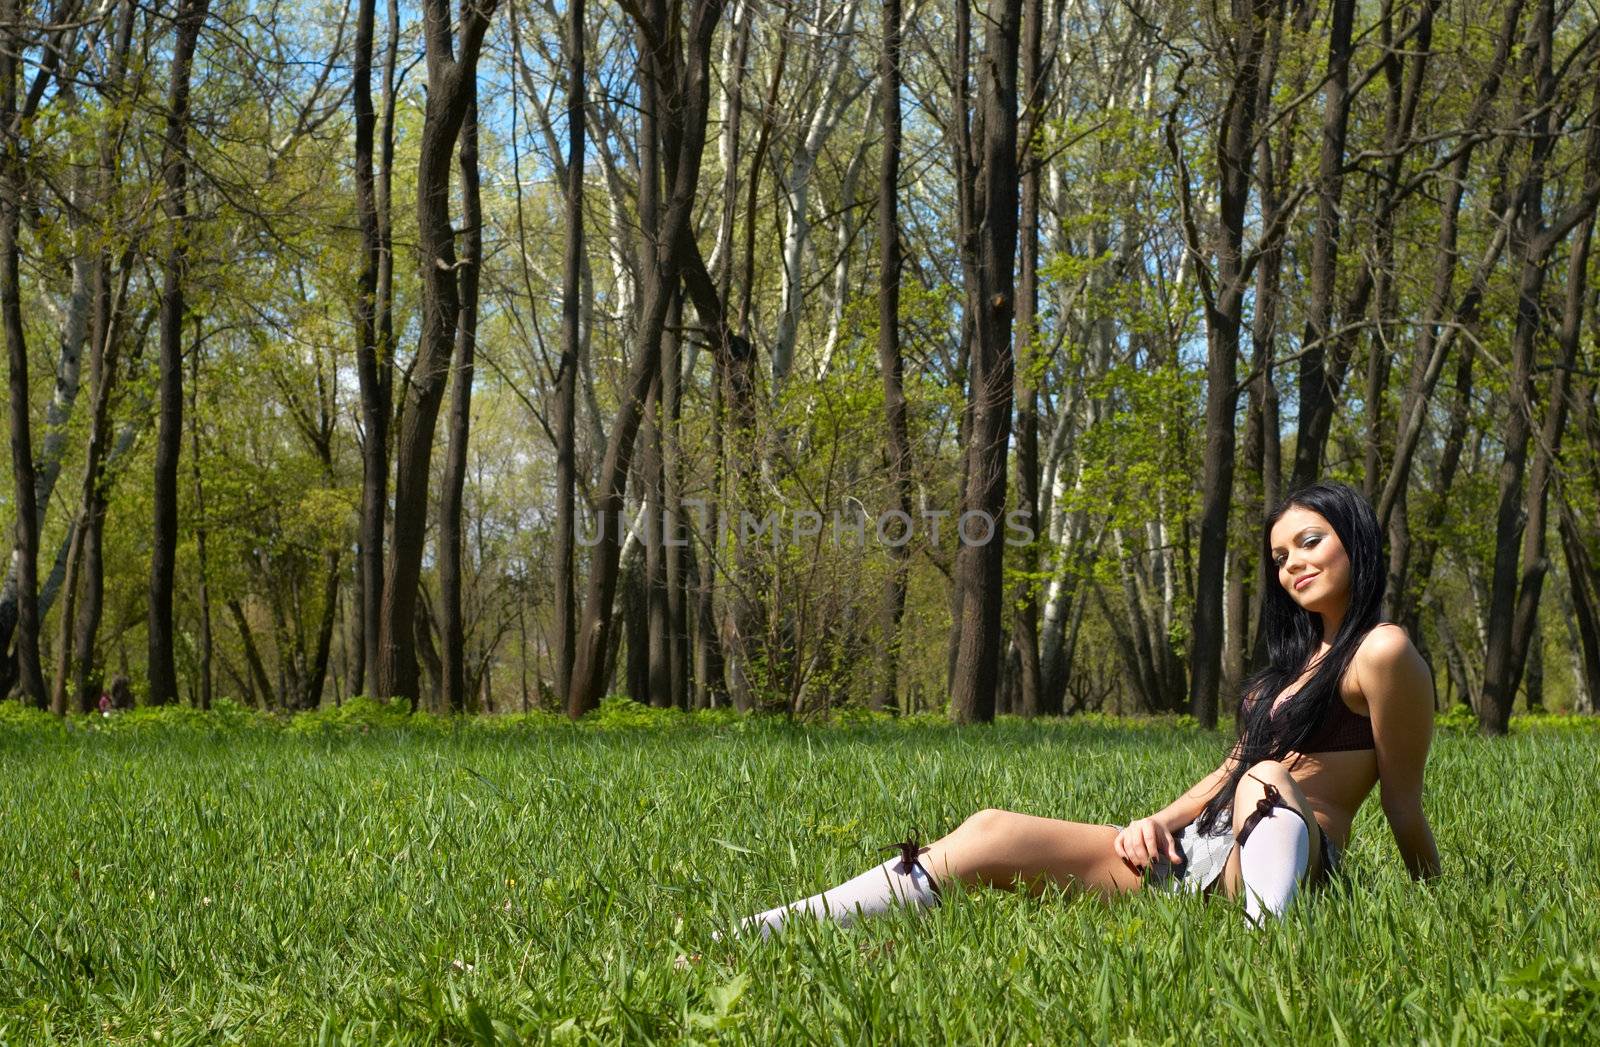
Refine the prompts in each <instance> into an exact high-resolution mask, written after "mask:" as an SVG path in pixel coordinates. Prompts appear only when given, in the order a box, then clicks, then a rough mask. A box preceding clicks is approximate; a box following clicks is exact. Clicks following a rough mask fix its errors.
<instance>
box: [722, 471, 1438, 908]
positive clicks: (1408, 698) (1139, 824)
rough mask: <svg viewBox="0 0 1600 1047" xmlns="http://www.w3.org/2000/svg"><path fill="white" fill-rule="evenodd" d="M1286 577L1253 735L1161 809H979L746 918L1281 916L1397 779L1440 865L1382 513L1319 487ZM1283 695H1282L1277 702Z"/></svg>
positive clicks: (1299, 513)
mask: <svg viewBox="0 0 1600 1047" xmlns="http://www.w3.org/2000/svg"><path fill="white" fill-rule="evenodd" d="M1264 551H1265V554H1266V555H1267V556H1268V557H1269V558H1270V559H1271V561H1272V563H1273V565H1274V566H1275V567H1276V568H1277V571H1278V584H1277V585H1276V586H1273V587H1270V588H1269V589H1268V590H1267V592H1266V593H1265V599H1266V601H1267V605H1266V612H1265V621H1264V626H1265V629H1266V640H1267V652H1268V664H1267V665H1266V666H1265V667H1263V668H1262V669H1260V670H1259V671H1258V672H1256V673H1254V674H1253V675H1252V676H1250V677H1249V678H1248V679H1247V680H1246V681H1245V684H1244V688H1243V691H1244V698H1243V700H1242V701H1241V703H1240V707H1239V724H1240V735H1239V740H1238V742H1237V743H1236V744H1235V745H1234V747H1233V750H1232V751H1231V752H1230V753H1229V754H1228V756H1227V758H1225V759H1224V760H1223V761H1222V764H1221V765H1220V766H1219V767H1218V768H1217V769H1216V770H1214V771H1212V772H1211V773H1210V774H1208V775H1206V776H1205V777H1204V778H1202V779H1200V780H1199V781H1198V782H1196V783H1195V784H1194V785H1193V786H1192V787H1190V788H1189V789H1188V790H1187V791H1186V792H1184V793H1183V795H1181V796H1179V797H1178V798H1177V799H1176V800H1173V801H1172V802H1171V803H1170V804H1168V805H1167V806H1166V807H1163V808H1162V809H1161V810H1159V811H1157V812H1156V813H1155V814H1152V815H1150V816H1149V817H1146V818H1140V819H1138V820H1137V821H1135V822H1133V823H1131V824H1129V825H1127V826H1120V825H1093V824H1088V823H1084V822H1068V821H1061V820H1059V819H1055V818H1040V817H1037V816H1035V815H1031V814H1018V813H1015V812H1012V811H1000V810H985V811H979V812H978V813H977V814H974V815H972V816H971V817H970V818H968V819H967V820H966V821H964V822H963V823H962V824H961V825H960V826H959V827H958V828H957V829H956V830H955V831H954V832H952V833H950V834H949V835H948V836H945V837H944V838H942V839H940V840H937V841H935V842H934V843H932V844H930V845H928V846H926V847H922V848H920V849H919V848H918V847H917V845H916V844H915V843H914V842H907V843H905V844H899V845H897V846H899V847H900V849H901V854H900V856H899V857H896V858H891V859H890V860H888V861H886V862H884V863H883V864H882V865H879V866H877V867H875V868H872V869H869V870H867V871H866V872H864V873H862V874H861V875H859V876H857V877H855V878H854V879H852V880H849V881H847V882H845V883H843V884H840V885H839V886H837V887H834V888H832V889H830V890H828V891H825V892H823V893H822V894H817V895H813V896H812V897H810V898H805V899H802V900H800V901H797V902H794V903H792V904H790V905H786V906H780V907H778V908H776V909H769V910H767V911H766V912H763V913H758V914H756V915H754V916H750V917H747V918H746V919H745V920H744V921H743V922H741V924H740V925H739V930H738V931H736V932H735V933H741V932H744V931H747V930H749V929H751V928H758V929H759V930H760V933H761V934H762V936H763V937H765V936H766V935H768V934H770V933H771V932H772V931H774V930H777V929H779V928H781V927H782V926H783V925H784V923H785V922H786V921H787V920H788V919H789V917H791V916H792V915H794V914H796V913H802V912H811V913H815V914H817V915H825V916H829V917H832V918H834V919H836V920H838V921H839V922H840V923H849V922H850V921H851V920H852V919H854V918H855V917H856V916H858V915H869V914H872V913H876V912H879V911H882V910H883V909H885V908H887V907H888V906H889V905H891V904H893V903H895V902H897V901H899V902H904V903H908V904H915V905H921V906H927V905H933V904H937V902H938V898H939V884H940V883H948V882H950V881H951V880H953V879H954V880H960V881H962V882H963V883H966V884H988V885H992V886H1010V885H1014V884H1016V883H1018V882H1022V883H1024V884H1026V885H1027V886H1028V888H1029V890H1030V892H1032V893H1034V894H1038V893H1040V892H1041V891H1042V890H1043V889H1044V885H1045V884H1046V883H1049V882H1053V883H1056V884H1059V885H1061V886H1063V887H1075V888H1078V889H1088V890H1092V891H1096V892H1098V893H1099V894H1101V895H1102V896H1106V897H1109V896H1112V895H1117V894H1122V893H1124V892H1128V891H1137V890H1140V889H1141V888H1144V887H1154V888H1156V889H1158V890H1162V891H1168V892H1177V891H1203V892H1206V893H1208V894H1209V893H1211V892H1213V891H1215V890H1216V887H1217V885H1218V884H1220V885H1221V887H1222V890H1223V892H1224V893H1225V894H1226V895H1227V896H1228V897H1229V898H1236V897H1238V896H1239V895H1240V893H1241V888H1243V894H1244V903H1245V914H1246V917H1247V919H1248V920H1249V921H1250V923H1251V924H1254V925H1260V924H1261V922H1262V921H1263V919H1264V918H1265V915H1266V914H1269V913H1270V914H1272V915H1274V916H1281V915H1282V914H1283V912H1284V910H1285V909H1286V908H1287V907H1288V905H1289V902H1290V901H1291V900H1292V899H1293V898H1294V896H1295V892H1296V889H1297V888H1298V886H1299V885H1300V883H1301V882H1302V881H1304V882H1305V883H1306V884H1307V885H1310V886H1314V885H1317V884H1320V883H1322V882H1324V881H1326V879H1327V878H1328V876H1329V875H1330V874H1331V873H1332V872H1333V871H1334V870H1335V869H1337V867H1338V864H1339V856H1340V854H1341V853H1343V851H1344V850H1345V849H1346V848H1347V847H1348V845H1349V836H1350V825H1351V822H1352V821H1354V819H1355V816H1356V810H1357V809H1358V808H1360V806H1361V803H1362V801H1363V800H1364V799H1366V796H1367V794H1368V793H1369V792H1371V791H1372V787H1373V785H1374V784H1376V783H1378V782H1382V783H1383V788H1382V792H1381V796H1382V802H1383V812H1384V814H1385V816H1386V817H1387V818H1388V820H1389V828H1390V829H1391V830H1392V831H1393V833H1394V839H1395V842H1396V843H1397V844H1398V845H1399V848H1400V855H1401V857H1402V858H1403V859H1404V860H1405V863H1406V868H1407V869H1408V870H1409V871H1410V873H1411V875H1412V876H1413V877H1414V878H1422V877H1431V876H1434V875H1437V873H1438V871H1439V854H1438V851H1437V849H1436V848H1435V847H1434V842H1433V834H1432V832H1431V831H1430V830H1429V828H1428V819H1427V816H1426V815H1424V814H1423V811H1422V776H1423V767H1424V765H1425V764H1426V763H1427V758H1428V743H1429V741H1430V739H1431V737H1432V734H1433V684H1432V680H1431V676H1430V673H1429V671H1428V667H1427V665H1426V664H1425V663H1424V662H1423V660H1422V657H1421V656H1420V655H1419V654H1418V653H1417V650H1416V648H1415V647H1413V646H1412V645H1411V640H1410V639H1409V638H1408V637H1407V636H1406V633H1405V630H1404V629H1402V628H1400V627H1399V626H1397V625H1393V624H1386V623H1380V622H1379V621H1378V618H1379V608H1380V605H1381V603H1382V601H1383V590H1384V584H1385V579H1386V569H1387V566H1388V565H1387V563H1386V562H1385V557H1384V555H1383V541H1382V535H1381V533H1380V529H1379V527H1378V520H1377V516H1376V514H1374V513H1373V511H1372V506H1371V505H1370V504H1369V503H1368V502H1367V501H1366V499H1365V498H1363V497H1362V496H1361V495H1360V494H1359V493H1358V492H1357V491H1355V490H1354V489H1352V488H1350V487H1347V486H1345V485H1344V484H1336V483H1315V484H1311V485H1309V486H1307V487H1303V488H1301V489H1299V490H1297V491H1295V492H1293V493H1292V494H1290V495H1289V496H1288V497H1287V498H1285V499H1284V500H1283V502H1282V503H1281V504H1280V505H1279V507H1278V508H1277V509H1276V510H1275V511H1274V512H1273V513H1272V515H1271V516H1270V517H1269V518H1268V520H1267V527H1266V541H1265V543H1264ZM1265 696H1271V701H1262V700H1261V699H1262V698H1263V697H1265Z"/></svg>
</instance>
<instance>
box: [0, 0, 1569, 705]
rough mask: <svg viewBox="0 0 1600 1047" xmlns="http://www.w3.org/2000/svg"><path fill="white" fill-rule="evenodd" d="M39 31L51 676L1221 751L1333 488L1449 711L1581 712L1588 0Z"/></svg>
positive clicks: (53, 21)
mask: <svg viewBox="0 0 1600 1047" xmlns="http://www.w3.org/2000/svg"><path fill="white" fill-rule="evenodd" d="M0 32H3V33H4V34H5V40H4V46H3V47H0V131H3V135H4V138H3V141H0V150H3V153H0V320H3V329H4V335H5V342H6V349H7V353H8V364H9V376H10V400H9V405H10V410H9V426H10V439H11V450H12V454H11V455H10V457H9V460H8V463H7V464H8V466H9V471H8V472H7V473H6V474H5V476H4V480H3V483H0V490H3V492H4V495H5V504H4V506H3V508H0V512H3V513H4V515H5V516H6V517H7V518H8V519H12V520H14V521H15V536H16V537H15V544H14V551H13V554H12V557H11V559H10V564H9V573H8V574H7V577H6V581H5V586H4V589H3V592H0V639H3V640H4V644H3V649H4V650H5V652H6V657H5V658H4V659H3V660H0V690H4V691H5V692H8V693H10V694H13V695H14V696H16V697H17V698H18V700H20V701H22V702H24V703H27V704H31V705H35V706H38V707H41V708H44V707H50V708H54V709H55V710H56V711H58V712H66V711H68V710H84V711H87V710H88V709H90V708H91V707H92V706H93V705H94V704H95V703H96V702H97V701H98V699H99V697H100V695H101V694H102V692H103V691H106V690H108V689H109V690H116V691H118V693H119V697H120V698H136V699H137V701H139V702H140V703H149V704H163V703H170V702H177V701H182V702H187V703H191V704H194V705H196V706H199V707H209V706H210V704H211V703H212V701H213V698H214V697H215V696H220V695H231V696H236V697H237V698H238V699H239V700H241V701H243V702H245V703H248V704H250V705H254V706H258V707H263V708H269V709H277V710H284V711H299V710H306V709H313V708H317V707H318V706H323V705H331V704H336V703H341V702H344V701H346V700H347V699H348V698H349V697H350V696H352V695H357V694H376V695H381V696H385V697H388V696H400V697H403V698H405V699H408V700H409V701H410V703H411V705H412V707H413V708H426V709H432V710H456V711H484V712H503V711H510V710H517V711H526V710H530V709H535V708H540V709H546V710H562V711H566V712H568V713H569V714H571V715H580V714H582V713H584V712H586V711H588V710H590V709H593V708H594V707H595V706H596V705H597V704H598V702H599V700H600V698H601V696H602V695H605V694H611V693H615V692H623V693H627V694H629V695H631V696H633V697H634V698H636V699H638V700H639V701H641V702H647V703H649V704H652V705H657V706H676V707H679V708H684V709H689V708H704V707H720V706H732V707H734V708H737V709H740V710H750V709H761V710H771V711H786V712H788V713H791V714H796V715H811V714H815V713H820V712H826V711H828V710H830V709H836V708H839V707H843V706H865V707H869V708H873V709H888V710H899V711H904V712H920V711H930V710H931V711H935V712H948V714H949V715H950V716H952V717H953V718H955V719H957V720H959V721H983V720H989V719H992V718H993V717H994V716H995V715H997V714H1003V713H1016V714H1021V715H1025V716H1039V715H1056V714H1062V713H1069V714H1070V713H1076V712H1081V711H1084V710H1101V711H1106V712H1119V713H1134V712H1185V713H1188V714H1190V715H1192V716H1194V717H1195V718H1196V719H1197V720H1198V721H1199V722H1200V723H1201V724H1203V725H1205V726H1213V725H1215V724H1216V722H1217V719H1218V716H1219V712H1220V713H1221V714H1222V715H1227V713H1228V712H1229V711H1230V710H1231V704H1230V703H1231V702H1232V701H1233V700H1234V699H1235V698H1236V696H1237V689H1238V685H1239V683H1240V681H1241V680H1242V679H1243V677H1244V675H1245V673H1246V672H1247V671H1248V669H1249V668H1250V667H1251V666H1252V665H1254V664H1257V663H1258V661H1259V659H1260V657H1261V654H1262V652H1261V649H1260V644H1259V639H1260V629H1259V619H1260V607H1261V593H1262V591H1263V587H1264V586H1265V585H1270V584H1275V581H1274V579H1273V575H1272V573H1271V570H1270V565H1269V564H1268V563H1267V562H1266V561H1267V557H1266V554H1265V551H1264V549H1263V548H1262V544H1263V543H1262V540H1261V534H1262V521H1263V519H1264V514H1265V513H1266V512H1267V511H1269V510H1270V508H1271V507H1272V506H1273V505H1274V504H1275V503H1276V502H1277V500H1278V499H1279V498H1281V497H1282V495H1283V494H1284V493H1285V492H1287V491H1288V490H1290V489H1292V488H1293V487H1294V486H1295V485H1298V484H1300V483H1304V482H1307V481H1310V480H1313V479H1317V478H1331V479H1338V480H1342V481H1345V482H1348V483H1350V484H1352V485H1354V486H1356V487H1358V488H1360V489H1362V490H1363V491H1364V492H1365V493H1366V494H1367V495H1368V497H1369V498H1370V499H1371V500H1372V501H1373V503H1374V505H1375V506H1376V507H1377V509H1378V514H1379V518H1380V521H1381V523H1382V525H1383V527H1384V528H1385V531H1386V534H1387V548H1388V553H1389V557H1388V558H1389V596H1388V600H1387V603H1386V607H1385V616H1386V618H1387V619H1388V620H1392V621H1397V622H1400V623H1401V624H1403V625H1404V626H1405V627H1406V628H1407V630H1408V632H1409V633H1410V634H1411V636H1412V638H1413V639H1414V640H1415V641H1416V643H1417V644H1418V646H1419V648H1420V649H1422V651H1423V652H1424V654H1425V656H1426V657H1427V658H1428V659H1429V661H1430V662H1431V664H1432V665H1433V667H1434V671H1435V677H1436V680H1437V681H1438V686H1437V696H1438V701H1439V704H1440V707H1441V709H1443V708H1445V707H1447V706H1454V705H1462V706H1466V707H1468V708H1470V709H1471V710H1472V714H1473V715H1474V716H1475V717H1476V718H1477V721H1478V722H1479V724H1480V726H1481V727H1482V729H1484V730H1485V731H1486V732H1488V733H1503V732H1504V731H1505V730H1506V727H1507V723H1508V719H1509V717H1510V715H1511V712H1512V709H1513V707H1517V708H1524V707H1525V708H1528V709H1545V710H1551V711H1571V712H1585V713H1592V712H1593V711H1594V708H1595V697H1596V695H1597V694H1600V576H1597V572H1596V568H1595V564H1596V563H1597V562H1600V508H1597V507H1600V411H1597V409H1596V386H1597V380H1600V358H1597V350H1600V276H1597V274H1596V272H1595V269H1594V267H1593V266H1591V265H1590V258H1589V255H1590V249H1591V241H1592V233H1593V225H1594V217H1595V213H1596V207H1597V204H1600V12H1597V10H1596V7H1595V5H1594V3H1593V2H1592V0H1574V2H1557V0H1494V2H1485V0H1414V2H1402V0H1392V2H1384V3H1373V2H1362V3H1356V2H1354V0H1331V2H1330V3H1328V4H1321V5H1318V4H1310V3H1300V4H1285V3H1283V2H1281V0H1232V2H1231V3H1230V4H1228V5H1220V6H1219V5H1207V4H1186V3H1181V2H1154V0H1123V2H1115V3H1098V2H1095V0H987V2H986V3H985V4H984V5H982V7H981V9H978V8H974V7H972V6H969V5H968V4H966V3H965V2H960V3H954V4H952V3H949V2H946V0H910V2H908V3H906V4H904V6H902V2H901V0H883V2H881V3H873V4H863V3H862V2H860V0H835V2H831V3H821V2H818V3H810V4H807V3H798V2H794V3H786V2H781V0H768V2H762V3H756V2H751V0H729V2H726V3H724V2H721V0H672V2H668V0H629V2H626V3H622V4H618V5H585V4H584V3H583V0H569V2H568V3H567V4H565V5H558V4H555V3H529V2H525V0H502V2H500V3H495V2H494V0H480V2H479V3H477V4H472V3H467V4H464V5H463V6H462V7H461V8H459V9H452V8H451V7H450V6H449V5H448V4H446V3H445V2H443V0H419V2H417V3H410V2H407V3H400V2H398V0H390V2H389V3H388V5H387V7H386V9H385V10H383V11H379V10H378V6H377V5H376V4H375V2H374V0H351V2H348V3H347V2H334V3H326V2H324V3H312V4H283V3H276V2H258V0H175V2H174V3H164V2H156V3H147V4H137V5H136V4H134V3H132V2H131V0H98V2H91V0H51V2H50V3H48V4H41V3H32V2H19V0H9V2H8V3H7V4H6V10H5V11H4V12H0ZM619 512H620V514H621V516H620V519H621V521H622V522H623V523H624V524H627V525H628V526H626V527H618V526H617V522H618V520H619V515H618V514H619ZM895 512H899V513H903V514H904V519H905V520H907V521H912V522H914V523H915V524H916V530H915V533H914V534H913V535H912V537H911V539H910V540H909V541H906V542H904V543H901V544H895V543H894V542H891V541H883V540H879V537H878V535H877V534H876V533H874V528H873V524H872V522H871V521H874V520H877V519H879V518H880V517H881V516H882V514H885V513H889V514H891V515H892V514H893V513H895ZM969 512H971V513H987V514H989V515H990V516H991V517H992V518H994V519H997V520H998V519H1000V518H1002V517H1005V516H1006V514H1008V513H1020V514H1021V515H1020V517H1019V518H1020V519H1021V520H1022V521H1023V522H1024V523H1025V524H1026V525H1027V528H1026V529H1027V530H1028V531H1029V532H1031V533H1033V534H1034V535H1036V540H1034V541H1031V542H1026V543H1019V544H1008V543H1006V542H1002V541H998V540H996V541H990V542H985V543H977V542H962V541H960V540H959V536H958V534H957V527H956V526H955V525H956V521H957V520H958V519H959V518H960V517H961V516H962V514H963V513H969ZM853 513H861V514H864V515H865V516H866V518H867V520H868V521H869V522H868V524H867V528H866V540H864V541H860V542H857V541H852V540H850V538H851V535H850V528H849V527H846V528H845V529H844V531H843V532H842V534H841V531H840V530H839V528H838V525H837V523H836V519H835V514H839V515H842V516H844V517H846V518H847V519H848V518H850V514H853ZM940 514H944V515H940ZM719 516H724V517H727V518H729V519H731V520H733V521H735V523H734V524H733V526H732V527H731V529H730V530H728V531H721V530H718V529H715V528H712V527H708V526H707V521H708V520H711V521H714V520H716V519H717V518H718V517H719ZM896 519H899V518H896ZM741 520H749V521H755V522H756V525H757V531H756V533H755V534H754V535H751V536H749V540H741V537H743V536H744V533H743V532H741V530H740V524H739V521H741ZM651 521H664V523H662V524H659V525H655V526H652V525H651V523H650V522H651ZM768 521H777V524H776V525H775V526H774V525H772V524H771V523H768ZM802 521H804V524H803V525H802ZM813 521H815V522H816V524H817V526H816V527H815V528H814V529H813V527H812V526H811V524H812V522H813ZM934 521H942V523H943V527H942V529H941V533H940V535H939V537H938V538H937V539H935V538H934V536H933V535H932V534H931V533H930V532H931V528H930V527H928V526H926V525H928V524H930V523H932V522H934ZM763 524H765V526H764V527H763V526H762V525H763ZM889 530H890V533H891V535H892V534H893V532H894V530H895V529H894V527H893V526H891V527H890V528H889ZM114 681H126V682H127V683H126V686H124V684H123V683H121V682H118V683H117V686H115V687H113V682H114Z"/></svg>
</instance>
